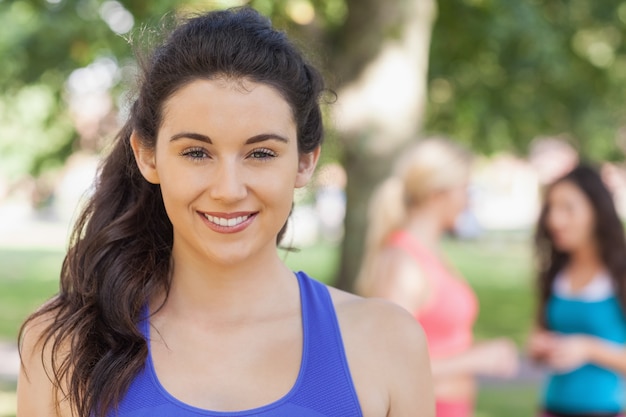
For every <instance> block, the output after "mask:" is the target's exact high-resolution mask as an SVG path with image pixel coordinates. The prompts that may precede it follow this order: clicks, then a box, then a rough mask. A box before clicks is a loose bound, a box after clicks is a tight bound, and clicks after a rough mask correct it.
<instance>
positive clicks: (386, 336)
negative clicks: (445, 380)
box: [329, 288, 434, 417]
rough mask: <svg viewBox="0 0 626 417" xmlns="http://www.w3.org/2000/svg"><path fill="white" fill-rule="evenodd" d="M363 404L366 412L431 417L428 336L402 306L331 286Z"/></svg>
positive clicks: (358, 393)
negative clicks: (366, 297) (362, 296)
mask: <svg viewBox="0 0 626 417" xmlns="http://www.w3.org/2000/svg"><path fill="white" fill-rule="evenodd" d="M329 290H330V293H331V297H332V299H333V303H334V306H335V311H336V313H337V318H338V321H339V327H340V329H341V336H342V339H343V343H344V348H345V351H346V356H347V359H348V365H349V367H350V373H351V375H352V378H353V381H354V384H355V387H356V390H357V395H358V397H359V401H360V402H361V408H362V410H363V415H364V416H365V417H369V416H374V417H375V416H387V417H395V416H406V415H420V416H424V417H427V416H434V399H433V392H432V381H431V371H430V361H429V358H428V348H427V344H426V337H425V335H424V332H423V331H422V328H421V326H420V325H419V324H418V322H417V321H416V320H415V319H414V318H413V317H412V316H411V315H410V314H409V313H408V312H407V311H406V310H405V309H404V308H402V307H400V306H398V305H396V304H394V303H391V302H388V301H385V300H381V299H372V298H368V299H365V298H361V297H358V296H355V295H353V294H349V293H346V292H343V291H340V290H337V289H334V288H329Z"/></svg>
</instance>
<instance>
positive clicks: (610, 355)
mask: <svg viewBox="0 0 626 417" xmlns="http://www.w3.org/2000/svg"><path fill="white" fill-rule="evenodd" d="M547 204H548V207H549V211H548V216H547V218H546V222H547V227H548V230H549V232H550V236H551V238H552V240H553V243H554V245H555V247H556V248H557V249H559V250H561V251H563V252H569V253H570V257H571V258H570V262H569V264H568V265H567V266H566V268H565V271H564V272H565V278H566V280H567V283H568V284H569V287H570V289H571V290H572V291H573V292H574V293H576V292H578V291H581V290H583V289H584V287H585V286H586V285H587V284H589V283H590V282H591V281H592V280H593V278H594V277H595V276H597V274H598V273H600V272H602V271H603V270H604V269H605V267H604V265H603V264H602V260H601V259H600V254H599V251H598V246H597V242H596V238H595V233H594V231H595V213H594V210H593V207H592V205H591V202H590V201H589V200H588V198H587V197H586V196H585V194H584V193H583V192H582V191H581V190H580V189H579V188H578V187H577V186H576V185H575V184H573V183H571V182H568V181H564V182H562V183H559V184H557V185H555V186H554V187H553V188H552V190H551V192H550V194H549V195H548V196H547ZM528 349H529V353H530V355H531V356H532V357H533V358H534V359H535V360H537V361H539V362H541V363H542V364H544V365H546V366H547V367H548V368H550V369H551V370H553V371H556V372H570V371H573V370H575V369H576V368H578V367H580V366H582V365H584V364H586V363H589V362H591V363H595V364H597V365H600V366H604V367H607V368H610V369H613V370H615V371H617V372H621V373H626V349H624V348H623V346H619V345H616V344H614V343H611V342H608V341H605V340H602V339H599V338H596V337H592V336H589V335H584V334H579V335H562V334H559V333H555V332H550V331H547V330H545V329H542V328H536V329H535V330H534V331H533V333H532V334H531V337H530V340H529V343H528Z"/></svg>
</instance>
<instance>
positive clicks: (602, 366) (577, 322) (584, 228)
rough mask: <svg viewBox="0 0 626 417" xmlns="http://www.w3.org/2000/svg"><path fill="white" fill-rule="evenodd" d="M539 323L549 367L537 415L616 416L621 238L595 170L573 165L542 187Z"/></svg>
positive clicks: (624, 331) (621, 392)
mask: <svg viewBox="0 0 626 417" xmlns="http://www.w3.org/2000/svg"><path fill="white" fill-rule="evenodd" d="M536 250H537V256H538V260H539V268H540V269H539V275H538V278H539V279H538V284H539V301H538V325H537V328H536V329H535V330H534V331H533V333H532V335H531V338H530V342H529V350H530V354H531V356H532V357H533V358H534V359H535V360H537V361H538V362H539V363H541V364H543V365H544V366H545V367H546V368H547V369H548V379H547V381H546V384H545V386H544V388H543V396H542V407H543V414H542V415H543V416H545V417H551V416H557V417H558V416H577V417H584V416H618V415H619V416H621V415H623V414H622V413H623V409H624V400H625V393H626V391H625V390H626V386H625V385H624V373H625V372H626V347H625V346H624V344H625V343H626V318H625V317H624V306H626V286H625V284H626V240H625V238H624V230H623V226H622V222H621V221H620V219H619V217H618V215H617V212H616V210H615V205H614V203H613V198H612V196H611V193H610V192H609V190H608V189H607V187H606V185H605V184H604V183H603V181H602V179H601V177H600V175H599V173H598V171H597V170H596V169H594V168H592V167H590V166H587V165H579V166H578V167H576V168H575V169H573V170H572V171H571V172H569V173H567V174H566V175H565V176H563V177H561V178H559V179H557V180H556V181H555V182H554V183H552V184H551V185H550V186H549V187H548V188H547V190H546V193H545V202H544V205H543V209H542V211H541V216H540V219H539V223H538V227H537V233H536Z"/></svg>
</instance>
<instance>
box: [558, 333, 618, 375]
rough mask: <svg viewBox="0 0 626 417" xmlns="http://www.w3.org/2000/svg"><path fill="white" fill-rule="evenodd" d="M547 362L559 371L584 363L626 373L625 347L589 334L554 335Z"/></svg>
mask: <svg viewBox="0 0 626 417" xmlns="http://www.w3.org/2000/svg"><path fill="white" fill-rule="evenodd" d="M546 362H547V364H548V365H549V366H550V367H551V368H553V369H555V370H557V371H561V372H568V371H571V370H574V369H576V368H578V367H580V366H582V365H584V364H585V363H589V362H592V363H594V364H596V365H599V366H602V367H605V368H609V369H612V370H614V371H616V372H620V373H622V374H626V348H625V347H624V346H622V345H618V344H616V343H612V342H609V341H607V340H604V339H600V338H597V337H593V336H589V335H567V336H565V335H555V336H554V345H553V347H552V349H551V351H550V354H549V356H548V357H547V360H546Z"/></svg>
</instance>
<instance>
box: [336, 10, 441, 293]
mask: <svg viewBox="0 0 626 417" xmlns="http://www.w3.org/2000/svg"><path fill="white" fill-rule="evenodd" d="M348 7H349V13H350V14H349V18H348V21H347V22H346V25H345V28H344V33H342V34H340V37H339V38H340V39H345V43H344V46H343V48H341V49H345V50H346V51H349V52H346V53H343V54H342V53H341V51H339V50H338V51H336V54H337V55H336V57H337V59H336V60H335V61H334V62H335V63H337V64H338V67H337V68H335V71H336V73H337V74H340V76H341V77H343V78H344V79H345V80H348V79H349V80H350V81H349V82H347V83H346V84H345V85H344V86H343V87H342V88H340V89H339V91H338V101H337V103H336V104H335V106H334V108H333V112H334V114H333V117H334V119H335V127H336V129H337V130H338V132H339V135H340V137H341V138H342V142H343V144H344V149H345V160H344V164H345V165H344V166H345V168H346V170H347V173H348V185H347V190H346V193H347V200H348V203H347V204H348V206H347V216H346V221H345V237H344V241H343V244H342V255H341V265H340V269H339V276H338V277H337V279H336V281H335V283H336V285H337V286H338V287H339V288H342V289H344V290H348V291H351V290H352V289H353V284H354V280H355V278H356V276H357V274H358V270H359V267H360V263H361V256H362V252H363V243H364V241H365V232H366V228H367V205H368V200H369V197H370V195H371V192H372V190H373V189H374V187H375V186H376V185H377V184H378V183H379V182H381V181H382V180H383V179H384V177H385V176H386V175H387V174H388V172H389V166H390V164H391V161H392V160H393V159H394V158H395V156H396V155H397V154H398V153H399V152H400V151H401V149H402V148H403V147H405V146H407V145H408V144H409V143H411V142H412V141H414V140H415V139H416V137H417V134H418V132H419V131H420V128H421V124H422V119H423V114H424V108H425V102H426V91H427V88H426V83H427V68H428V51H429V45H430V35H431V31H432V25H433V21H434V17H435V14H436V4H435V0H404V1H402V0H397V1H394V2H391V1H380V0H349V1H348ZM353 11H354V12H353ZM365 11H366V12H365ZM372 33H373V34H376V35H378V37H377V38H375V39H373V38H372V37H371V34H372ZM368 45H369V46H371V48H369V47H368ZM357 67H359V68H357ZM342 68H343V69H344V70H343V71H342ZM350 71H352V72H353V74H350V73H349V72H350Z"/></svg>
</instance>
